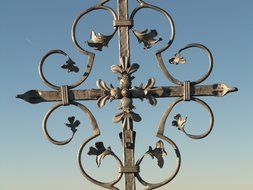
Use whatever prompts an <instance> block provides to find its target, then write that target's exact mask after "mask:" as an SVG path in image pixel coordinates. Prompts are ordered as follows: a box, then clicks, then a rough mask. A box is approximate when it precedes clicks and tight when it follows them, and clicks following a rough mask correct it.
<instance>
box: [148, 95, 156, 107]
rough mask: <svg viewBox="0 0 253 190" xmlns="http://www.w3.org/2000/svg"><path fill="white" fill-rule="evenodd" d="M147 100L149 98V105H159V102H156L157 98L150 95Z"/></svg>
mask: <svg viewBox="0 0 253 190" xmlns="http://www.w3.org/2000/svg"><path fill="white" fill-rule="evenodd" d="M147 98H148V101H149V103H150V104H151V105H152V106H156V105H157V100H156V98H155V97H154V96H152V95H148V96H147Z"/></svg>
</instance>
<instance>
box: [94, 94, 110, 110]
mask: <svg viewBox="0 0 253 190" xmlns="http://www.w3.org/2000/svg"><path fill="white" fill-rule="evenodd" d="M109 99H110V97H109V96H107V95H105V96H102V97H100V98H99V99H98V102H97V105H98V107H99V108H102V107H104V106H105V103H106V101H107V100H109Z"/></svg>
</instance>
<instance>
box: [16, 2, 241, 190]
mask: <svg viewBox="0 0 253 190" xmlns="http://www.w3.org/2000/svg"><path fill="white" fill-rule="evenodd" d="M109 1H110V0H101V1H100V2H99V3H97V4H96V5H95V6H93V7H91V8H89V9H87V10H84V11H83V12H81V13H80V14H79V16H77V18H76V19H75V21H74V23H73V25H72V41H73V43H74V45H75V47H76V49H77V50H78V51H79V52H80V53H82V54H84V55H86V56H87V57H88V62H87V66H86V70H85V71H84V73H83V75H82V77H81V79H80V80H79V81H76V82H75V83H73V84H69V85H62V86H58V85H56V84H53V83H52V82H50V81H48V80H47V79H46V77H45V75H44V72H43V65H44V62H45V61H46V60H47V58H48V57H49V56H51V55H53V54H61V55H63V56H65V57H66V58H67V60H66V62H65V63H64V64H63V65H62V66H61V68H62V69H64V70H66V71H67V72H72V73H77V72H80V71H81V70H82V69H80V68H78V67H77V66H76V64H75V62H74V61H73V60H72V59H71V58H70V57H69V56H68V54H67V53H65V52H64V51H62V50H52V51H49V52H48V53H46V54H45V55H44V56H43V57H42V59H41V61H40V63H39V67H38V68H39V75H40V78H41V79H42V81H43V82H44V83H45V84H46V85H47V86H48V87H50V88H52V89H53V90H52V91H41V90H30V91H28V92H26V93H24V94H19V95H17V98H20V99H23V100H25V101H27V102H29V103H32V104H37V103H41V102H57V103H56V104H55V105H54V106H53V107H52V108H51V109H50V110H49V111H48V112H47V113H46V115H45V117H44V119H43V122H42V127H43V130H44V134H45V136H46V138H47V139H48V140H49V141H50V142H52V143H53V144H56V145H65V144H68V143H69V142H70V141H71V140H72V139H73V137H74V135H75V133H76V132H77V130H78V127H79V125H80V123H81V122H80V121H79V120H77V119H76V118H75V116H71V117H69V118H67V120H68V123H65V125H66V127H68V128H69V129H70V130H71V131H72V135H71V136H70V137H69V138H68V139H66V140H63V141H58V140H56V139H55V138H53V137H52V136H51V135H50V134H49V132H48V130H47V121H48V118H49V117H50V116H51V114H52V113H53V112H54V111H55V110H56V109H58V108H59V107H61V106H69V105H74V106H76V107H78V108H80V109H81V110H82V111H83V112H84V113H85V114H86V115H87V117H88V118H89V120H90V122H91V125H92V127H93V129H92V134H91V135H90V136H89V137H88V138H87V139H85V140H84V142H83V144H82V145H81V147H80V149H79V151H78V156H77V158H78V165H79V167H80V170H81V173H82V175H83V176H84V177H85V178H86V179H87V180H89V181H90V182H92V183H94V184H96V185H98V186H101V187H103V188H106V189H113V190H117V189H118V188H117V187H116V184H117V183H118V182H119V181H120V180H121V179H122V177H123V175H124V177H125V189H126V190H135V189H136V183H135V180H136V179H137V180H138V181H139V182H140V183H141V184H142V185H144V186H145V189H147V190H148V189H156V188H159V187H162V186H164V185H166V184H168V183H169V182H170V181H171V180H173V179H174V178H175V176H176V175H177V173H178V171H179V169H180V164H181V156H180V152H179V149H178V147H177V145H176V144H175V143H174V142H173V141H172V140H171V139H170V138H168V137H167V136H166V135H165V134H164V132H165V125H166V120H167V118H168V117H169V115H170V113H171V111H172V109H173V108H174V107H175V106H176V105H177V104H178V103H180V102H184V101H194V102H196V103H198V104H200V105H202V106H203V107H204V108H205V109H207V111H208V112H209V114H210V124H209V128H208V129H207V131H205V132H204V133H203V134H201V135H194V134H189V133H188V132H187V130H186V129H185V128H186V125H187V117H183V116H181V114H177V115H176V116H174V121H173V122H172V126H175V127H177V128H178V129H179V130H180V131H182V132H183V133H184V134H186V135H187V136H188V137H190V138H192V139H201V138H204V137H206V136H207V135H208V134H209V133H210V132H211V131H212V129H213V124H214V115H213V112H212V110H211V108H210V107H209V106H208V104H207V103H205V102H204V101H203V100H201V99H200V98H198V97H201V96H217V97H223V96H225V95H226V94H228V93H230V92H235V91H237V88H235V87H232V88H231V87H228V86H227V85H225V84H222V83H217V84H212V85H200V83H202V82H203V81H205V80H206V79H207V78H208V76H209V75H210V73H211V72H212V68H213V56H212V54H211V52H210V50H209V49H208V48H207V47H205V46H203V45H201V44H189V45H187V46H185V47H183V48H182V49H180V50H179V51H178V52H177V53H176V54H175V56H174V57H172V58H171V59H170V60H168V64H169V63H170V64H173V65H178V64H187V59H186V58H184V57H183V56H182V53H183V51H184V50H186V49H190V48H199V49H200V50H203V51H204V52H205V53H206V55H207V56H208V59H209V67H208V70H207V71H206V73H205V74H204V75H203V76H202V77H201V78H199V79H198V80H196V81H180V80H178V79H177V78H175V77H174V76H173V75H172V74H171V73H170V72H169V71H168V70H167V68H166V66H165V63H164V60H163V57H162V53H163V52H164V51H166V50H167V49H168V48H169V47H170V46H171V44H172V43H173V41H174V38H175V26H174V22H173V19H172V17H171V16H170V14H169V13H168V12H166V11H165V10H163V9H161V8H160V7H157V6H154V5H151V4H148V3H146V2H144V1H143V0H136V1H137V3H138V6H137V7H136V8H135V9H134V10H133V12H132V13H131V14H130V15H129V10H128V2H129V1H128V0H117V5H118V11H117V13H116V11H114V10H113V9H112V8H111V7H108V6H106V3H107V2H109ZM141 9H153V10H155V11H158V12H160V13H161V14H162V15H164V16H165V17H166V18H167V19H168V22H169V24H170V27H171V34H170V36H169V39H167V43H166V45H165V47H163V48H161V49H159V50H157V51H156V58H157V62H158V65H159V66H160V68H161V71H162V72H163V74H164V75H165V77H166V78H167V79H168V80H169V81H171V82H173V83H174V84H175V86H156V85H155V82H156V80H155V78H150V79H149V80H148V81H147V83H146V84H145V85H143V84H141V85H139V86H133V85H132V80H133V79H134V76H133V74H134V73H135V72H137V71H138V69H139V67H140V65H139V64H136V63H134V64H132V63H131V59H130V57H131V56H130V37H129V35H130V31H132V32H133V34H134V35H135V37H136V38H137V40H138V42H139V43H143V44H144V49H149V48H152V47H153V46H155V44H156V43H159V42H160V41H161V40H162V38H160V37H159V34H158V32H157V31H156V30H155V29H146V30H144V31H142V32H140V31H138V30H137V29H135V28H134V26H135V25H134V17H135V15H136V13H137V12H138V11H140V10H141ZM94 10H106V11H108V12H110V13H111V14H112V16H113V18H114V20H113V22H112V27H113V31H112V33H111V34H110V35H104V34H102V33H98V32H97V31H96V32H95V31H91V38H90V40H86V41H83V42H79V41H78V40H77V38H76V28H77V25H78V23H79V21H80V20H81V19H82V18H83V17H84V16H85V15H87V14H89V13H90V12H92V11H94ZM117 31H118V34H119V64H118V65H112V66H111V70H112V72H113V73H115V74H117V75H118V80H119V86H118V87H114V86H113V85H109V86H108V85H107V84H106V82H104V81H103V80H101V79H99V80H98V81H97V87H98V88H97V89H83V90H74V88H76V87H78V86H79V85H81V84H82V83H83V82H85V80H86V79H87V78H88V76H89V74H90V72H91V70H92V66H93V64H94V58H95V53H93V52H90V51H88V50H85V49H84V48H83V47H84V46H85V45H86V46H89V47H91V48H92V49H93V50H95V51H96V50H97V51H102V50H103V48H104V47H108V45H109V43H110V40H111V39H112V38H113V37H114V35H115V33H116V32H117ZM163 40H166V39H163ZM171 97H177V99H176V100H175V101H174V102H173V103H171V104H170V105H169V107H168V109H167V110H166V111H165V112H164V114H163V115H162V118H161V119H160V123H159V126H158V131H157V137H158V138H160V140H159V141H158V142H157V144H156V147H155V148H152V147H151V146H150V147H149V150H148V151H147V152H146V153H145V154H144V155H143V156H142V157H141V158H140V159H139V160H137V162H135V138H136V132H135V131H134V122H140V121H141V116H140V115H139V114H138V113H135V112H134V111H133V110H134V108H135V106H134V105H133V99H140V100H144V99H147V100H148V102H149V103H150V104H151V105H153V106H155V105H156V104H157V101H158V99H159V98H171ZM88 100H95V101H97V105H98V106H99V107H100V108H102V107H104V106H105V105H106V102H108V101H115V100H120V112H119V113H116V114H115V116H114V119H113V120H114V122H115V123H121V124H122V133H120V140H121V142H122V148H123V161H121V159H120V158H119V157H118V156H117V155H116V154H115V153H114V152H113V150H112V148H111V147H108V148H105V146H104V143H103V142H96V143H95V146H94V147H90V149H89V152H88V155H90V156H96V163H97V165H98V166H100V165H101V164H102V160H103V159H104V158H105V157H107V156H112V157H113V158H114V159H115V160H116V161H117V163H118V171H119V174H118V176H117V177H116V179H114V180H113V181H111V182H101V181H98V180H96V179H94V178H93V177H91V176H90V175H89V174H88V173H87V171H85V169H84V168H85V167H84V165H85V164H87V163H83V162H82V153H83V150H84V148H86V145H87V144H88V143H89V142H90V141H92V140H94V139H95V138H96V137H98V136H99V135H100V130H99V126H98V124H97V121H96V119H95V118H94V116H93V114H92V113H91V112H90V111H89V109H88V108H86V107H85V106H84V105H83V104H81V103H79V101H88ZM164 142H166V143H167V144H168V145H170V146H171V147H172V148H173V149H174V153H175V155H176V167H175V169H174V171H172V173H171V172H170V173H171V175H170V176H168V177H167V179H165V180H164V181H162V182H160V183H155V184H154V183H149V182H146V181H145V180H144V179H143V178H142V177H141V175H140V170H141V163H142V161H143V159H144V157H146V156H151V157H152V158H156V159H157V164H158V166H159V167H160V168H162V167H163V166H164V158H163V157H164V156H167V151H166V149H165V144H164ZM169 155H171V152H169V154H168V156H169Z"/></svg>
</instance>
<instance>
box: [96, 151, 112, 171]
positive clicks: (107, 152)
mask: <svg viewBox="0 0 253 190" xmlns="http://www.w3.org/2000/svg"><path fill="white" fill-rule="evenodd" d="M108 155H113V152H112V150H111V147H108V148H107V149H106V150H105V151H104V152H103V153H102V154H100V155H99V156H97V158H96V163H97V166H98V167H100V165H101V162H102V159H104V158H105V157H106V156H108Z"/></svg>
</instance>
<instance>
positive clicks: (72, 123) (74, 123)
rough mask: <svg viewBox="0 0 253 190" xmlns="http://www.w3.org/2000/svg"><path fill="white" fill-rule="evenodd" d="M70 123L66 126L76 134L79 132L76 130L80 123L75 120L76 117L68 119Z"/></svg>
mask: <svg viewBox="0 0 253 190" xmlns="http://www.w3.org/2000/svg"><path fill="white" fill-rule="evenodd" d="M68 121H69V123H65V125H66V126H67V127H69V128H70V129H71V131H72V132H73V133H75V132H76V131H77V129H76V128H77V127H78V126H79V125H80V121H79V120H75V116H71V117H68Z"/></svg>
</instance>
